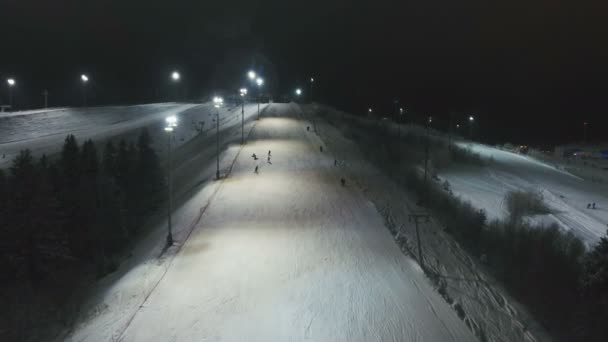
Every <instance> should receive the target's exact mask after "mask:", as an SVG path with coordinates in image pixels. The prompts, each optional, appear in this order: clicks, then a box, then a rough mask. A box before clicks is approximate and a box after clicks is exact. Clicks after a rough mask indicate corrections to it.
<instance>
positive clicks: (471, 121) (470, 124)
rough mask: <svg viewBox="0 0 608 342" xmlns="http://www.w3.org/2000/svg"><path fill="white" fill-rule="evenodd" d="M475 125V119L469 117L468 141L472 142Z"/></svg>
mask: <svg viewBox="0 0 608 342" xmlns="http://www.w3.org/2000/svg"><path fill="white" fill-rule="evenodd" d="M474 124H475V118H474V117H473V116H472V115H471V116H469V139H470V140H471V141H473V125H474Z"/></svg>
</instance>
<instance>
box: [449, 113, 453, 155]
mask: <svg viewBox="0 0 608 342" xmlns="http://www.w3.org/2000/svg"><path fill="white" fill-rule="evenodd" d="M453 121H454V112H450V126H449V127H448V150H450V151H451V150H452V126H453Z"/></svg>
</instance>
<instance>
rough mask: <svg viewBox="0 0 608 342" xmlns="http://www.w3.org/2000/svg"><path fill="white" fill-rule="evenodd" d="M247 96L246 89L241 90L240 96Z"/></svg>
mask: <svg viewBox="0 0 608 342" xmlns="http://www.w3.org/2000/svg"><path fill="white" fill-rule="evenodd" d="M245 95H247V88H241V96H245Z"/></svg>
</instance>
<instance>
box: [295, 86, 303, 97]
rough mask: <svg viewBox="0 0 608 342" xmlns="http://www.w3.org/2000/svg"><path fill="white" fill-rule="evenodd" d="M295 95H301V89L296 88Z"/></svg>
mask: <svg viewBox="0 0 608 342" xmlns="http://www.w3.org/2000/svg"><path fill="white" fill-rule="evenodd" d="M296 95H298V96H299V95H302V89H300V88H298V89H296Z"/></svg>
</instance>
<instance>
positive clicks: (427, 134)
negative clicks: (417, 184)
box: [424, 116, 433, 204]
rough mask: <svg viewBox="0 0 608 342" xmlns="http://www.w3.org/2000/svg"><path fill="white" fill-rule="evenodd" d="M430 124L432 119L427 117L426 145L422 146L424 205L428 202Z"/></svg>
mask: <svg viewBox="0 0 608 342" xmlns="http://www.w3.org/2000/svg"><path fill="white" fill-rule="evenodd" d="M431 122H433V117H432V116H429V119H428V122H427V125H426V144H425V146H424V202H425V204H426V202H427V200H428V197H429V196H428V193H429V186H428V180H427V179H428V164H429V148H430V146H429V145H430V142H431V141H430V140H431V134H430V130H431Z"/></svg>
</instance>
